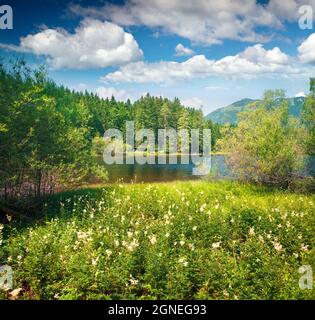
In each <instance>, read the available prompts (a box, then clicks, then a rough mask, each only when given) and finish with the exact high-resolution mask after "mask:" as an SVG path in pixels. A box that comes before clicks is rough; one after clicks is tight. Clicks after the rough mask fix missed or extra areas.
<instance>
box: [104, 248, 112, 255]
mask: <svg viewBox="0 0 315 320" xmlns="http://www.w3.org/2000/svg"><path fill="white" fill-rule="evenodd" d="M105 253H106V254H107V255H108V256H109V257H110V256H111V255H112V252H111V250H109V249H106V250H105Z"/></svg>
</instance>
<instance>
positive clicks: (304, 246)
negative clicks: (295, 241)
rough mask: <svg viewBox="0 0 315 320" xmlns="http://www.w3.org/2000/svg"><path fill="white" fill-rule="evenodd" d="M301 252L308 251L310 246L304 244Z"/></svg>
mask: <svg viewBox="0 0 315 320" xmlns="http://www.w3.org/2000/svg"><path fill="white" fill-rule="evenodd" d="M301 251H308V245H307V244H304V243H302V244H301Z"/></svg>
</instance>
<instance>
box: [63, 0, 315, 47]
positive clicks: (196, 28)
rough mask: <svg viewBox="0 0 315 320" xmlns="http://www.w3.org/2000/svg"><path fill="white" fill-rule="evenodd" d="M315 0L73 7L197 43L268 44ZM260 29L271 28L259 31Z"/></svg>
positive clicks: (135, 1)
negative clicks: (274, 34) (265, 42)
mask: <svg viewBox="0 0 315 320" xmlns="http://www.w3.org/2000/svg"><path fill="white" fill-rule="evenodd" d="M306 4H311V5H313V6H314V7H315V0H286V1H283V0H270V1H269V2H268V3H267V4H264V5H263V4H259V3H258V1H256V0H220V1H206V0H194V1H191V0H172V1H165V0H154V1H147V0H127V1H126V2H125V4H122V5H119V4H110V3H106V4H105V5H103V6H99V7H93V6H90V7H83V6H81V5H78V4H73V5H71V6H70V8H69V9H70V11H71V12H72V13H73V14H76V15H79V16H84V17H85V16H91V17H97V18H103V19H109V20H111V21H113V22H115V23H117V24H119V25H124V26H130V25H144V26H147V27H150V28H159V29H161V30H164V31H166V32H168V33H172V34H176V35H178V36H181V37H183V38H186V39H189V40H191V41H193V42H197V43H203V44H215V43H221V42H222V41H223V40H224V39H233V40H240V41H250V42H264V41H267V40H269V39H270V38H272V34H273V32H274V30H275V28H276V29H279V30H280V29H281V28H283V26H284V23H285V22H286V21H294V20H295V21H296V22H297V19H298V17H299V12H298V8H299V7H300V6H301V5H306ZM257 27H263V28H266V29H267V31H268V32H267V34H266V32H262V31H260V32H258V31H257Z"/></svg>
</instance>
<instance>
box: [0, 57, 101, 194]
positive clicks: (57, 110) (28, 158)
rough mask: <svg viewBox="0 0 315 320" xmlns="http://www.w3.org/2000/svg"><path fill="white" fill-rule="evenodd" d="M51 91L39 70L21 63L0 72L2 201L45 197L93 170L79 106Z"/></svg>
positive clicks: (84, 114)
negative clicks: (23, 197)
mask: <svg viewBox="0 0 315 320" xmlns="http://www.w3.org/2000/svg"><path fill="white" fill-rule="evenodd" d="M53 88H54V84H52V83H50V82H49V81H48V80H46V76H45V72H44V70H42V69H39V70H35V71H32V70H30V69H28V67H27V66H25V63H24V62H23V61H19V62H18V63H16V64H15V65H13V66H11V68H5V67H1V69H0V123H1V126H0V127H1V130H0V168H1V169H0V189H1V190H3V191H1V195H4V197H5V198H7V197H11V198H16V197H19V196H20V195H21V194H27V195H29V196H36V197H38V196H41V195H42V194H45V193H51V192H53V190H54V188H55V187H57V186H60V182H61V181H62V186H63V187H65V186H68V185H73V184H76V183H79V182H80V181H82V180H84V179H85V177H87V176H89V175H90V174H91V173H92V171H93V170H94V169H96V166H95V164H94V163H93V159H92V158H91V141H90V127H89V121H90V118H91V117H90V113H89V111H88V109H87V107H86V104H85V102H84V101H83V100H79V101H77V102H74V101H70V100H71V99H69V97H68V95H67V94H65V95H62V96H60V95H58V93H59V91H58V90H57V89H56V88H55V89H54V90H55V91H54V92H53ZM61 93H63V92H62V90H61ZM68 102H69V103H68ZM97 170H98V173H99V172H100V168H98V169H97ZM102 177H104V174H103V175H102Z"/></svg>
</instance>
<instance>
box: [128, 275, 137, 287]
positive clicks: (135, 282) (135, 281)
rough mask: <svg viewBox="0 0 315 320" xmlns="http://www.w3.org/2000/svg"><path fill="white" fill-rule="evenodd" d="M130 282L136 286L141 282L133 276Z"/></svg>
mask: <svg viewBox="0 0 315 320" xmlns="http://www.w3.org/2000/svg"><path fill="white" fill-rule="evenodd" d="M129 282H130V284H131V285H132V286H136V285H137V284H138V282H139V280H137V279H133V278H132V277H131V278H130V279H129Z"/></svg>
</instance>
